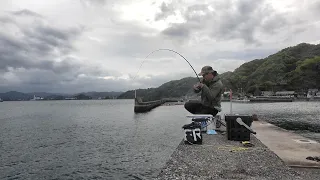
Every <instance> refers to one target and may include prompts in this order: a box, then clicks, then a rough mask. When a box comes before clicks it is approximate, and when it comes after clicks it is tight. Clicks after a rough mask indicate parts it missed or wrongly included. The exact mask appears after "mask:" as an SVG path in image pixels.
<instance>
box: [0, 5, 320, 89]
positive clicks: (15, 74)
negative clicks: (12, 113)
mask: <svg viewBox="0 0 320 180" xmlns="http://www.w3.org/2000/svg"><path fill="white" fill-rule="evenodd" d="M0 26H1V28H0V92H5V91H10V90H16V91H21V92H34V91H38V92H39V91H46V92H67V93H69V92H71V93H73V92H83V91H126V90H129V89H134V88H146V87H157V86H159V85H161V84H163V83H165V82H167V81H169V80H173V79H180V78H183V77H187V76H193V77H195V74H194V72H193V70H192V69H191V68H190V67H189V65H188V64H187V62H185V61H184V60H183V59H182V58H181V57H179V56H177V55H176V54H174V53H172V52H166V51H158V52H155V53H154V54H152V55H151V56H149V58H147V60H146V61H145V62H144V63H143V64H142V66H141V68H140V65H141V63H142V62H143V60H144V59H145V57H146V56H147V55H148V54H149V53H150V52H152V51H153V50H156V49H159V48H170V49H173V50H175V51H178V52H179V53H180V54H182V55H183V56H185V57H186V58H187V59H188V60H189V62H190V63H191V64H192V65H193V67H194V68H195V69H196V71H200V69H201V67H202V66H204V65H211V66H213V68H214V69H216V70H217V71H218V72H219V73H223V72H226V71H233V70H234V69H235V68H237V67H238V66H240V65H241V64H243V63H244V62H247V61H250V60H253V59H256V58H264V57H266V56H268V55H270V54H272V53H275V52H277V51H279V50H281V49H283V48H285V47H288V46H294V45H296V44H298V43H301V42H307V43H319V40H320V33H319V29H320V0H281V1H278V0H265V1H263V0H261V1H260V0H203V1H199V0H176V1H160V0H159V1H152V0H45V1H44V0H1V1H0ZM138 70H139V71H138Z"/></svg>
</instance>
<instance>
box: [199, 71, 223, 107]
mask: <svg viewBox="0 0 320 180" xmlns="http://www.w3.org/2000/svg"><path fill="white" fill-rule="evenodd" d="M203 84H204V85H203V87H202V89H201V90H198V91H196V90H195V92H196V93H198V92H200V91H201V103H202V104H203V105H204V106H208V107H211V108H215V109H217V110H218V111H219V112H220V111H221V94H222V93H223V84H222V82H221V80H220V77H219V76H216V77H214V78H213V79H212V81H210V82H204V83H203Z"/></svg>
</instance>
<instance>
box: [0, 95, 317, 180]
mask: <svg viewBox="0 0 320 180" xmlns="http://www.w3.org/2000/svg"><path fill="white" fill-rule="evenodd" d="M319 106H320V103H316V102H297V103H261V104H240V103H233V110H234V112H236V113H249V114H253V113H256V114H258V115H259V117H260V118H263V119H266V120H268V121H270V122H272V123H275V124H277V125H279V126H282V127H285V128H287V129H292V130H296V129H298V131H296V132H298V133H301V134H303V135H305V136H308V137H311V138H313V139H316V140H320V138H319V137H320V136H319V135H318V134H319V133H315V132H319V124H320V123H319V117H320V116H319V113H318V111H319ZM229 108H230V104H229V103H223V112H221V114H224V113H229V110H230V109H229ZM186 114H187V112H186V111H185V110H184V109H183V106H161V107H158V108H156V109H154V110H153V111H151V112H149V113H145V114H134V113H133V100H103V101H46V102H45V101H43V102H40V101H39V102H3V103H0V145H1V148H0V155H1V156H0V179H139V178H146V179H150V178H151V177H153V176H155V175H156V174H157V173H158V170H159V169H160V168H161V166H163V165H164V163H165V162H166V161H167V160H168V159H169V158H170V155H171V154H172V152H173V151H174V150H175V148H176V146H177V145H178V143H179V142H180V141H181V139H182V137H183V132H182V129H181V126H182V125H184V124H186V123H188V122H189V120H188V119H186V118H185V115H186Z"/></svg>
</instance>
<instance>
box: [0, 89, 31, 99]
mask: <svg viewBox="0 0 320 180" xmlns="http://www.w3.org/2000/svg"><path fill="white" fill-rule="evenodd" d="M0 98H1V99H2V100H3V101H17V100H21V101H25V100H29V99H31V98H33V96H31V95H29V94H26V93H21V92H17V91H9V92H6V93H0Z"/></svg>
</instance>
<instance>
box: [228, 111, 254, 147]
mask: <svg viewBox="0 0 320 180" xmlns="http://www.w3.org/2000/svg"><path fill="white" fill-rule="evenodd" d="M237 118H241V119H242V121H243V122H244V123H245V124H247V125H248V126H249V127H250V126H251V124H252V122H253V117H252V115H249V114H226V115H225V121H226V125H227V136H228V140H233V141H250V133H251V132H250V130H248V129H247V128H246V127H244V126H242V125H240V124H239V123H238V122H237V121H236V119H237Z"/></svg>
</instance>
